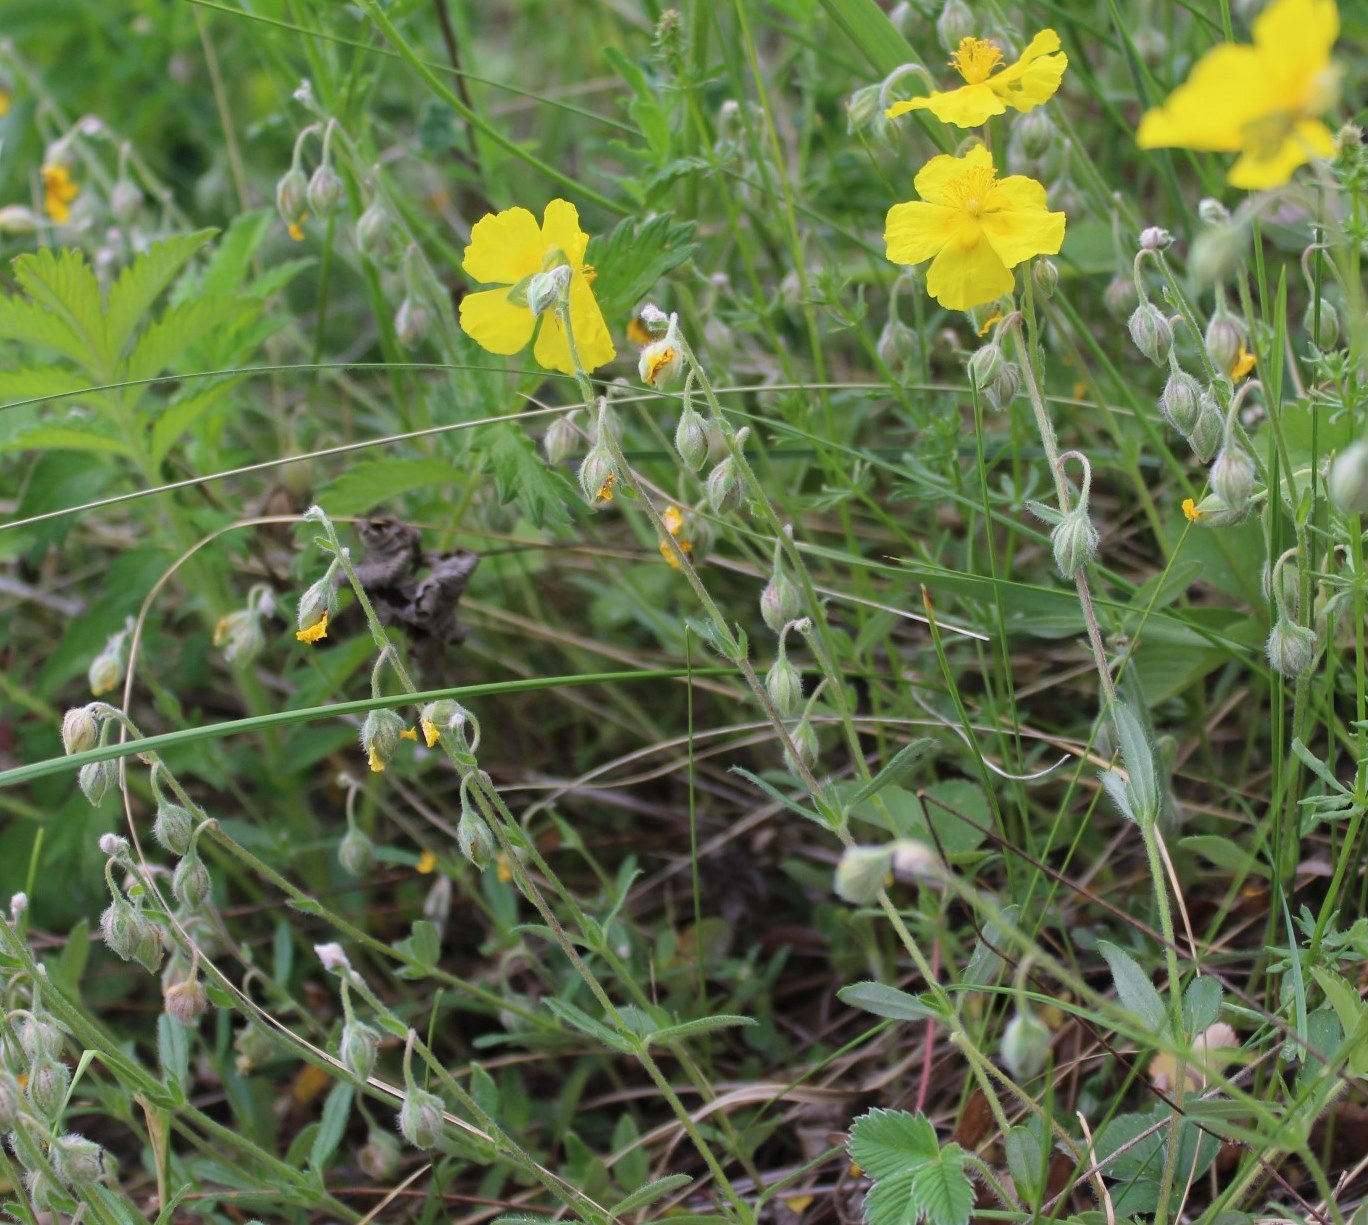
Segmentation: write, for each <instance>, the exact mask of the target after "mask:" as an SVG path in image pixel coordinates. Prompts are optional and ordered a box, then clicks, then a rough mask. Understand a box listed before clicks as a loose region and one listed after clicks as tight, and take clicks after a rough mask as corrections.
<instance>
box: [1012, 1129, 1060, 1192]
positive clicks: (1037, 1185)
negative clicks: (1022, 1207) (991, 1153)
mask: <svg viewBox="0 0 1368 1225" xmlns="http://www.w3.org/2000/svg"><path fill="white" fill-rule="evenodd" d="M1002 1147H1003V1151H1004V1152H1005V1154H1006V1156H1007V1169H1008V1171H1009V1172H1010V1173H1011V1175H1012V1179H1013V1181H1015V1183H1016V1185H1017V1188H1018V1189H1019V1190H1020V1191H1022V1192H1024V1193H1025V1195H1026V1198H1027V1200H1028V1202H1029V1201H1032V1200H1034V1198H1035V1196H1036V1195H1037V1194H1038V1193H1039V1191H1040V1190H1041V1188H1043V1187H1044V1185H1045V1174H1046V1161H1045V1155H1046V1153H1047V1152H1048V1151H1049V1150H1048V1149H1046V1148H1045V1147H1044V1146H1042V1145H1041V1143H1040V1137H1039V1136H1038V1135H1037V1134H1036V1133H1035V1132H1034V1131H1033V1130H1032V1129H1031V1128H1030V1127H1013V1128H1012V1129H1011V1131H1009V1132H1008V1133H1007V1138H1006V1140H1004V1142H1003V1145H1002Z"/></svg>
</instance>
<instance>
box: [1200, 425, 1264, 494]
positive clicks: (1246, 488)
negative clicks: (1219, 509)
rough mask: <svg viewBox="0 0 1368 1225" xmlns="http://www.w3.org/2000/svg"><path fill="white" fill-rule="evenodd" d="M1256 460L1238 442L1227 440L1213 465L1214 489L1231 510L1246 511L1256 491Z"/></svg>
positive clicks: (1209, 478)
mask: <svg viewBox="0 0 1368 1225" xmlns="http://www.w3.org/2000/svg"><path fill="white" fill-rule="evenodd" d="M1257 475H1258V474H1257V472H1256V471H1255V468H1254V460H1253V459H1252V457H1251V456H1250V454H1249V452H1248V451H1246V450H1245V449H1244V447H1243V446H1241V445H1240V444H1239V443H1238V442H1233V441H1232V442H1227V443H1226V445H1225V446H1223V447H1222V448H1221V450H1220V452H1219V454H1217V456H1216V459H1215V461H1214V462H1213V463H1212V465H1211V471H1210V473H1209V474H1208V476H1207V479H1208V480H1209V481H1210V482H1211V488H1212V491H1213V492H1214V493H1215V494H1216V496H1217V497H1218V498H1220V499H1221V501H1222V502H1224V503H1225V504H1226V505H1227V506H1229V507H1230V509H1231V510H1238V511H1244V510H1245V509H1247V508H1248V506H1249V499H1250V498H1251V497H1252V496H1253V493H1254V480H1255V477H1256V476H1257Z"/></svg>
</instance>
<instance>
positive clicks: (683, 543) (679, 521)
mask: <svg viewBox="0 0 1368 1225" xmlns="http://www.w3.org/2000/svg"><path fill="white" fill-rule="evenodd" d="M660 520H661V522H662V523H664V525H665V530H666V531H667V532H669V533H670V535H671V536H673V537H674V538H675V540H676V542H677V543H678V545H679V551H680V552H681V553H692V552H693V542H692V541H690V540H680V538H679V533H680V532H681V531H683V530H684V515H683V514H682V512H681V511H680V509H679V507H677V506H667V507H666V508H665V509H664V511H662V512H661V515H660ZM660 555H661V557H663V558H664V559H665V560H666V562H668V563H669V565H670V566H671V567H672V568H673V569H675V570H682V569H683V567H682V566H681V565H680V564H679V558H678V557H676V556H675V551H674V549H672V548H671V547H670V542H669V541H668V540H662V541H661V542H660Z"/></svg>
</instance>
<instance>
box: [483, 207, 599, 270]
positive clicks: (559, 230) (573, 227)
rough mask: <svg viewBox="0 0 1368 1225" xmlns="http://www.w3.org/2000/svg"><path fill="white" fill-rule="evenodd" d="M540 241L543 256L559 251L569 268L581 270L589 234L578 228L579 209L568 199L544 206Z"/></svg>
mask: <svg viewBox="0 0 1368 1225" xmlns="http://www.w3.org/2000/svg"><path fill="white" fill-rule="evenodd" d="M541 242H542V251H543V253H544V254H543V257H545V255H548V254H550V252H552V251H559V252H560V253H561V254H562V255H563V256H564V257H565V259H566V260H567V261H568V263H569V264H570V267H571V268H573V269H575V271H577V272H581V271H583V269H584V250H585V248H586V247H587V246H588V245H589V235H588V234H586V233H585V232H584V231H583V230H581V229H580V223H579V210H578V209H576V208H575V206H574V205H573V204H571V203H570V201H569V200H559V199H557V200H552V201H551V202H550V203H549V204H548V205H547V206H546V209H545V211H544V212H543V213H542V225H541ZM467 271H469V269H467Z"/></svg>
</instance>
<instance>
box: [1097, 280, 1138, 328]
mask: <svg viewBox="0 0 1368 1225" xmlns="http://www.w3.org/2000/svg"><path fill="white" fill-rule="evenodd" d="M1139 300H1140V296H1139V294H1137V293H1136V292H1135V282H1134V281H1133V280H1132V279H1131V278H1130V277H1128V276H1126V275H1125V274H1124V273H1121V272H1118V273H1117V274H1116V275H1115V276H1114V277H1112V279H1111V280H1110V281H1108V282H1107V288H1106V289H1104V290H1103V291H1102V305H1103V306H1104V307H1106V309H1107V314H1109V315H1110V316H1111V317H1112V318H1113V319H1118V320H1120V319H1125V318H1127V317H1129V315H1130V313H1131V312H1132V311H1133V310H1134V309H1135V305H1136V303H1137V302H1139Z"/></svg>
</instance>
